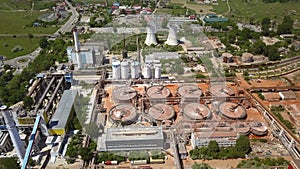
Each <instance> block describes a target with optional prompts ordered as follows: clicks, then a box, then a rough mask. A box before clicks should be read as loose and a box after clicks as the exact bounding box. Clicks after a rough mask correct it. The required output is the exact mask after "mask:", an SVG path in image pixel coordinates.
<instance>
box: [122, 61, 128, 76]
mask: <svg viewBox="0 0 300 169" xmlns="http://www.w3.org/2000/svg"><path fill="white" fill-rule="evenodd" d="M128 78H129V63H128V62H127V61H126V60H125V61H122V62H121V79H128Z"/></svg>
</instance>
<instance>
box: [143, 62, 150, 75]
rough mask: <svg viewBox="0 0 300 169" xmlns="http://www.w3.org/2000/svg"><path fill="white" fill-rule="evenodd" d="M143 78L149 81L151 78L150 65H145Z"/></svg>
mask: <svg viewBox="0 0 300 169" xmlns="http://www.w3.org/2000/svg"><path fill="white" fill-rule="evenodd" d="M143 76H144V78H145V79H150V78H151V65H150V64H147V63H145V64H144V67H143Z"/></svg>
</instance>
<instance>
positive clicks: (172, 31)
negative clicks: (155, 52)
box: [165, 26, 178, 46]
mask: <svg viewBox="0 0 300 169" xmlns="http://www.w3.org/2000/svg"><path fill="white" fill-rule="evenodd" d="M165 44H167V45H170V46H176V45H178V40H177V32H176V28H175V27H171V26H170V27H169V35H168V39H167V41H166V42H165Z"/></svg>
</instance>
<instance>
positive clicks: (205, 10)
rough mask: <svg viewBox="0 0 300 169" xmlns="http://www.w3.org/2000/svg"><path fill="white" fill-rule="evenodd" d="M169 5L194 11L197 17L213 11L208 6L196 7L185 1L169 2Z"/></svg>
mask: <svg viewBox="0 0 300 169" xmlns="http://www.w3.org/2000/svg"><path fill="white" fill-rule="evenodd" d="M171 3H179V4H183V5H184V6H186V7H187V8H190V9H192V10H194V11H195V12H196V13H197V14H199V15H204V14H207V13H211V10H212V9H213V8H212V6H210V5H198V4H195V3H187V0H171Z"/></svg>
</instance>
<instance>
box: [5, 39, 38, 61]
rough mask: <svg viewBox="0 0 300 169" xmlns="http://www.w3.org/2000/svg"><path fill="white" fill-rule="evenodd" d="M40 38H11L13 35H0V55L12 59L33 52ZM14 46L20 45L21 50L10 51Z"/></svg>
mask: <svg viewBox="0 0 300 169" xmlns="http://www.w3.org/2000/svg"><path fill="white" fill-rule="evenodd" d="M39 41H40V38H31V39H29V38H13V37H1V38H0V55H3V56H5V57H6V59H12V58H15V57H17V56H22V55H25V54H28V53H31V52H33V51H34V50H35V49H36V48H38V47H39ZM16 46H21V48H23V50H21V51H19V52H12V49H13V48H14V47H16Z"/></svg>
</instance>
